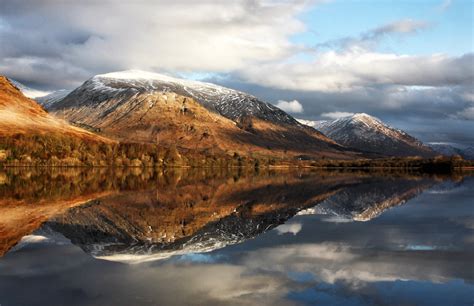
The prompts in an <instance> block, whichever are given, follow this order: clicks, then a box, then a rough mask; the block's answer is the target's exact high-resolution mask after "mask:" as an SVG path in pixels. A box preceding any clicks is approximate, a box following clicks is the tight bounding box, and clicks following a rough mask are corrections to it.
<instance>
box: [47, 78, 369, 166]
mask: <svg viewBox="0 0 474 306" xmlns="http://www.w3.org/2000/svg"><path fill="white" fill-rule="evenodd" d="M49 110H50V111H51V112H52V113H54V114H55V115H57V116H59V117H61V118H64V119H66V120H69V121H71V122H74V123H77V124H84V125H87V126H90V127H92V128H95V129H99V130H100V131H101V132H102V133H104V135H106V136H108V137H114V138H116V139H118V140H133V141H137V142H145V143H161V144H164V145H176V146H178V147H182V148H185V149H188V150H220V151H221V152H238V153H239V154H247V155H248V154H253V153H256V152H258V153H262V154H266V155H281V156H284V155H287V154H289V155H291V156H295V155H302V154H303V155H311V156H314V157H321V156H326V157H331V158H343V159H344V158H353V157H354V156H357V155H360V153H357V152H354V151H353V150H350V149H347V148H345V147H343V146H340V145H338V144H337V143H336V142H334V141H333V140H331V139H329V138H327V137H326V136H324V135H323V134H321V133H320V132H318V131H316V130H315V129H313V128H310V127H307V126H304V125H302V124H300V123H299V122H297V121H296V120H295V119H294V118H293V117H291V116H290V115H288V114H287V113H285V112H284V111H282V110H280V109H279V108H277V107H275V106H273V105H271V104H269V103H265V102H262V101H260V100H258V99H257V98H256V97H254V96H252V95H248V94H245V93H242V92H239V91H236V90H233V89H229V88H225V87H222V86H219V85H214V84H211V83H204V82H199V81H191V80H182V79H176V78H172V77H168V76H165V75H161V74H155V73H149V72H142V71H136V70H132V71H124V72H115V73H110V74H102V75H97V76H94V77H92V78H90V79H89V80H87V81H86V82H84V83H83V84H82V85H81V86H79V87H78V88H76V89H75V90H73V91H72V92H71V93H70V94H69V95H67V96H66V97H65V98H64V99H62V100H61V101H58V102H56V103H54V104H52V105H51V107H49Z"/></svg>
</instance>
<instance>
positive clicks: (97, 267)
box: [0, 169, 474, 306]
mask: <svg viewBox="0 0 474 306" xmlns="http://www.w3.org/2000/svg"><path fill="white" fill-rule="evenodd" d="M473 199H474V178H472V177H460V176H456V177H429V176H416V175H374V174H372V175H368V174H363V173H335V172H326V173H323V172H319V173H307V172H298V171H294V172H265V171H261V172H260V173H254V172H252V173H250V172H228V171H220V172H215V171H214V172H211V171H204V170H200V171H197V170H194V171H170V172H167V173H158V172H152V171H147V172H142V171H141V170H138V169H135V170H133V171H109V170H105V169H99V170H97V169H96V170H79V169H69V170H67V171H66V170H62V171H60V170H54V171H51V170H49V171H48V170H34V171H33V170H26V169H10V170H8V171H7V172H1V171H0V256H1V257H0V305H1V306H10V305H97V306H104V305H275V306H276V305H443V306H444V305H473V303H474V285H473V281H474V266H473V258H474V232H473V229H474V210H473V205H474V204H473V203H474V201H473Z"/></svg>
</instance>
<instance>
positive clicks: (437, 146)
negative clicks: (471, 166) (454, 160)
mask: <svg viewBox="0 0 474 306" xmlns="http://www.w3.org/2000/svg"><path fill="white" fill-rule="evenodd" d="M428 145H429V146H430V148H431V149H433V150H434V151H435V152H437V153H439V154H442V155H445V156H454V155H460V156H462V157H463V158H464V159H468V160H474V147H473V146H471V147H467V148H459V147H456V146H453V145H450V144H445V143H429V144H428Z"/></svg>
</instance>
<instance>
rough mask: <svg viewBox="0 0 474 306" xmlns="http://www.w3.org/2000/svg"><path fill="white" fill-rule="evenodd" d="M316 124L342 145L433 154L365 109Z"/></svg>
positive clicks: (402, 153)
mask: <svg viewBox="0 0 474 306" xmlns="http://www.w3.org/2000/svg"><path fill="white" fill-rule="evenodd" d="M314 127H315V128H316V129H317V130H319V131H320V132H322V133H323V134H325V135H326V136H328V137H329V138H331V139H333V140H334V141H336V142H337V143H339V144H341V145H344V146H347V147H351V148H356V149H359V150H363V151H367V152H374V153H379V154H383V155H388V156H414V155H420V156H432V155H434V152H433V151H432V150H431V149H430V148H429V147H427V146H425V145H424V144H423V143H422V142H421V141H419V140H418V139H416V138H414V137H412V136H410V135H408V134H407V133H405V132H404V131H402V130H399V129H395V128H393V127H390V126H388V125H387V124H385V123H383V122H382V121H380V120H379V119H377V118H375V117H372V116H370V115H368V114H365V113H359V114H354V115H352V116H349V117H343V118H339V119H336V120H333V121H320V122H317V123H316V124H315V126H314Z"/></svg>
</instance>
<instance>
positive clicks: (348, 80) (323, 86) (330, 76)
mask: <svg viewBox="0 0 474 306" xmlns="http://www.w3.org/2000/svg"><path fill="white" fill-rule="evenodd" d="M473 60H474V54H466V55H464V56H461V57H450V56H447V55H442V54H434V55H428V56H410V55H397V54H391V53H378V52H372V51H368V50H365V49H361V48H357V47H354V48H351V49H349V50H345V51H342V52H336V51H328V52H323V53H319V54H318V55H317V56H316V57H315V58H314V59H313V60H312V62H310V63H308V62H296V63H295V62H291V63H289V62H287V63H266V64H262V65H258V66H256V67H249V68H248V69H247V70H246V71H242V72H241V74H242V75H243V76H244V78H245V79H247V80H248V81H249V82H252V83H257V84H262V85H267V86H270V87H275V88H280V89H290V90H303V91H321V92H348V91H352V90H357V89H360V88H365V87H374V86H383V85H404V86H436V87H438V86H452V85H463V84H469V83H471V82H473V81H474V70H472V69H471V63H472V61H473ZM269 76H271V77H269Z"/></svg>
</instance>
